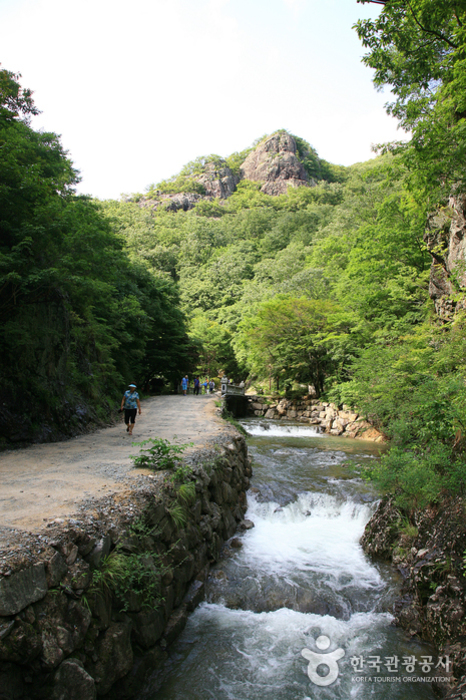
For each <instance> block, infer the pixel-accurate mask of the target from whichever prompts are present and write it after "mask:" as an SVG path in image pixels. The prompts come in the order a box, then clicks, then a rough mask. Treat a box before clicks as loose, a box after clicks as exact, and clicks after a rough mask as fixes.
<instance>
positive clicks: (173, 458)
mask: <svg viewBox="0 0 466 700" xmlns="http://www.w3.org/2000/svg"><path fill="white" fill-rule="evenodd" d="M132 444H133V446H134V447H136V446H138V447H141V450H140V453H139V454H138V455H130V458H131V459H132V460H133V462H134V466H135V467H143V468H147V469H156V470H162V469H174V468H175V467H178V466H179V464H180V462H181V456H180V455H182V454H183V452H184V451H185V450H186V448H187V447H192V446H193V443H192V442H188V443H185V444H183V445H173V444H172V443H171V442H170V441H169V440H165V439H164V438H149V439H148V440H143V441H142V442H133V443H132ZM144 445H150V447H147V448H144V449H143V446H144Z"/></svg>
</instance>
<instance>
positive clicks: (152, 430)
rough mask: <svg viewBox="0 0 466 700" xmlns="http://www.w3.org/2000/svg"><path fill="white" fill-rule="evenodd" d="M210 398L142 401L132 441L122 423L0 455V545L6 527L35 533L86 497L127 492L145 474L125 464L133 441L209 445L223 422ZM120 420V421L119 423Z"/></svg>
mask: <svg viewBox="0 0 466 700" xmlns="http://www.w3.org/2000/svg"><path fill="white" fill-rule="evenodd" d="M213 399H214V397H213V396H157V397H153V398H151V399H147V400H146V401H143V402H142V415H141V416H138V417H137V419H136V427H135V430H134V434H133V437H132V438H130V437H129V435H128V433H127V432H126V430H125V426H124V423H123V422H121V423H119V424H118V425H117V426H115V427H112V428H105V429H103V430H98V431H97V432H95V433H92V434H89V435H84V436H80V437H77V438H73V439H71V440H67V441H64V442H58V443H51V444H46V445H34V446H32V447H28V448H26V449H24V450H17V451H11V452H5V453H3V454H1V455H0V545H1V544H2V540H3V541H5V539H7V538H8V537H9V536H10V535H11V530H10V531H9V532H8V529H9V528H14V529H19V530H27V531H32V532H34V531H36V530H38V529H39V528H43V527H44V524H45V521H49V522H50V521H51V520H53V519H55V518H57V517H58V518H59V517H63V516H64V515H70V514H72V513H73V512H74V511H75V510H76V508H77V506H78V504H79V503H80V502H82V501H84V500H86V499H88V498H89V497H100V496H104V495H109V494H110V493H117V492H118V491H122V490H125V489H127V488H128V487H131V482H133V483H134V482H135V479H136V478H137V476H138V475H139V474H141V473H143V472H141V471H140V470H136V469H134V468H133V467H132V462H131V460H130V459H129V456H130V455H131V454H137V451H138V448H137V447H133V446H132V444H131V443H132V442H138V441H140V440H146V439H147V438H150V437H163V438H167V439H169V440H171V441H174V439H175V436H176V442H181V443H185V442H193V443H194V444H195V447H200V446H202V445H205V444H206V443H208V442H211V441H212V440H213V439H214V438H215V437H216V436H217V435H218V434H219V433H220V432H221V431H222V430H223V429H224V423H223V421H222V420H221V418H219V417H218V416H217V415H216V414H215V403H214V401H213ZM122 420H123V419H122Z"/></svg>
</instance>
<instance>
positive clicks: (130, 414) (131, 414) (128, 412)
mask: <svg viewBox="0 0 466 700" xmlns="http://www.w3.org/2000/svg"><path fill="white" fill-rule="evenodd" d="M123 409H125V423H126V432H127V433H129V434H130V435H132V434H133V428H134V423H135V421H136V413H137V411H138V409H139V415H141V402H140V401H139V394H138V392H137V391H136V384H129V389H127V390H126V391H125V393H124V394H123V398H122V399H121V410H123Z"/></svg>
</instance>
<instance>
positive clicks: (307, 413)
mask: <svg viewBox="0 0 466 700" xmlns="http://www.w3.org/2000/svg"><path fill="white" fill-rule="evenodd" d="M248 404H249V405H248V414H249V415H250V416H257V417H263V418H270V419H274V420H285V421H286V420H288V421H299V422H300V423H307V424H308V425H314V426H316V429H317V430H320V431H321V432H325V433H329V434H330V435H341V436H342V437H351V438H359V439H361V440H372V441H373V442H384V441H385V437H384V436H383V435H382V433H381V432H380V431H379V430H377V429H376V428H374V426H373V425H371V424H370V423H369V421H367V420H366V419H365V417H364V416H362V415H361V414H360V413H358V412H357V411H355V410H353V409H352V408H351V407H349V406H343V407H342V408H341V409H340V408H338V406H337V405H336V404H334V403H328V402H326V401H319V400H318V399H302V400H291V399H280V400H274V399H273V398H270V397H266V396H248Z"/></svg>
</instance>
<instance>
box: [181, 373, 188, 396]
mask: <svg viewBox="0 0 466 700" xmlns="http://www.w3.org/2000/svg"><path fill="white" fill-rule="evenodd" d="M188 382H189V379H188V375H186V377H183V379H182V380H181V388H182V389H183V394H184V396H186V392H187V390H188Z"/></svg>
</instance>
